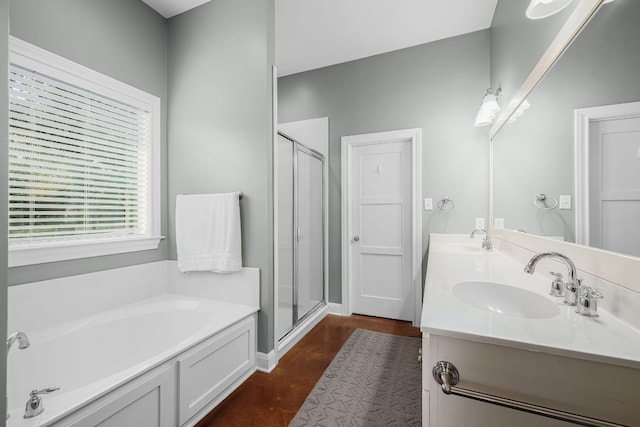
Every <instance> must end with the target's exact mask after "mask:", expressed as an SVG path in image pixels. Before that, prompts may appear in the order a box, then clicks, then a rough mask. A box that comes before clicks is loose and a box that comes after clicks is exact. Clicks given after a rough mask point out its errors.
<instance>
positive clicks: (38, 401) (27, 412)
mask: <svg viewBox="0 0 640 427" xmlns="http://www.w3.org/2000/svg"><path fill="white" fill-rule="evenodd" d="M57 390H60V387H49V388H43V389H42V390H32V391H31V393H29V396H30V397H29V400H27V404H26V406H25V408H24V418H33V417H37V416H38V415H40V414H41V413H42V412H43V411H44V405H43V404H42V398H41V397H40V395H41V394H49V393H53V392H54V391H57Z"/></svg>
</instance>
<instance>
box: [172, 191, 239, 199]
mask: <svg viewBox="0 0 640 427" xmlns="http://www.w3.org/2000/svg"><path fill="white" fill-rule="evenodd" d="M239 193H240V194H239V195H238V199H240V200H242V199H243V198H244V193H243V192H242V191H240V192H239ZM189 194H191V193H182V195H183V196H188V195H189Z"/></svg>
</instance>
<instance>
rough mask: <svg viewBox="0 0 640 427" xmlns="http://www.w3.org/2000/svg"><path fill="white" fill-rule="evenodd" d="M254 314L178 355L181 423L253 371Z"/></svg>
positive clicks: (209, 404)
mask: <svg viewBox="0 0 640 427" xmlns="http://www.w3.org/2000/svg"><path fill="white" fill-rule="evenodd" d="M255 322H256V320H255V315H253V316H251V317H249V318H247V319H245V320H243V321H242V322H239V323H237V324H235V325H233V326H230V327H229V328H227V329H226V330H224V331H222V332H220V333H218V334H216V335H215V336H213V337H212V338H210V339H208V340H207V341H205V342H203V343H202V344H200V345H198V346H196V347H194V348H193V349H191V350H189V351H187V352H186V353H185V354H184V355H182V356H180V357H179V358H178V377H179V390H180V396H179V399H178V401H179V403H178V411H179V420H180V425H183V424H185V423H187V421H190V420H191V421H193V419H192V418H193V417H195V416H196V415H203V414H204V411H203V409H206V410H211V409H212V408H213V407H215V406H216V405H217V404H218V403H219V402H220V401H222V399H224V398H225V397H226V396H227V395H228V394H229V393H231V391H233V390H234V389H235V388H236V387H237V386H238V385H239V384H240V383H241V382H242V381H244V379H246V378H247V377H248V376H249V375H250V374H251V373H253V372H254V371H255V366H256V363H255V362H256V348H255V346H256V337H255Z"/></svg>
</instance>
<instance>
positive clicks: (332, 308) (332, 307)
mask: <svg viewBox="0 0 640 427" xmlns="http://www.w3.org/2000/svg"><path fill="white" fill-rule="evenodd" d="M329 314H335V315H337V316H344V312H343V311H342V304H338V303H335V302H330V303H329Z"/></svg>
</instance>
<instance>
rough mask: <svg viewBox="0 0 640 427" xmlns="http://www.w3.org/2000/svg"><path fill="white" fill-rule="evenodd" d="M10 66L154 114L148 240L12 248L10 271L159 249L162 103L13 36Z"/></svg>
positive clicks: (114, 239) (112, 239)
mask: <svg viewBox="0 0 640 427" xmlns="http://www.w3.org/2000/svg"><path fill="white" fill-rule="evenodd" d="M9 62H11V63H15V64H17V65H21V66H23V67H28V68H31V69H33V70H36V71H38V70H40V71H41V72H43V73H44V74H47V75H49V76H51V77H54V78H58V79H60V80H63V81H67V82H69V83H73V84H76V85H77V86H79V87H82V88H84V89H88V90H91V91H94V92H97V93H100V94H104V95H107V96H112V97H114V98H116V99H120V100H125V102H127V103H129V104H130V105H134V106H139V107H140V108H146V109H150V111H151V115H152V122H151V144H150V149H151V155H150V159H151V187H150V193H151V194H150V197H151V202H150V204H149V205H150V208H151V209H150V218H149V224H150V228H149V230H150V233H149V235H148V236H130V237H106V238H101V239H83V240H82V241H77V242H74V241H72V240H69V241H67V242H62V243H60V242H56V243H55V244H46V243H44V244H42V243H38V244H37V245H35V244H34V245H25V244H20V245H19V247H11V245H9V259H8V262H9V267H16V266H21V265H32V264H42V263H46V262H54V261H65V260H72V259H80V258H89V257H95V256H104V255H114V254H122V253H128V252H137V251H145V250H152V249H157V248H158V245H159V244H160V240H162V239H164V237H163V236H161V230H160V222H161V211H160V209H161V208H160V197H161V190H160V185H161V171H160V149H161V147H160V144H161V143H160V141H161V108H160V98H158V97H156V96H153V95H151V94H149V93H146V92H143V91H141V90H139V89H137V88H135V87H133V86H129V85H127V84H125V83H122V82H120V81H118V80H116V79H113V78H111V77H108V76H105V75H104V74H101V73H98V72H97V71H94V70H91V69H89V68H87V67H84V66H82V65H80V64H77V63H75V62H73V61H70V60H68V59H65V58H62V57H60V56H58V55H55V54H53V53H51V52H48V51H46V50H44V49H41V48H39V47H37V46H34V45H32V44H29V43H27V42H25V41H22V40H20V39H17V38H15V37H9ZM70 74H71V75H72V78H71V79H70V78H69V75H70Z"/></svg>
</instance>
